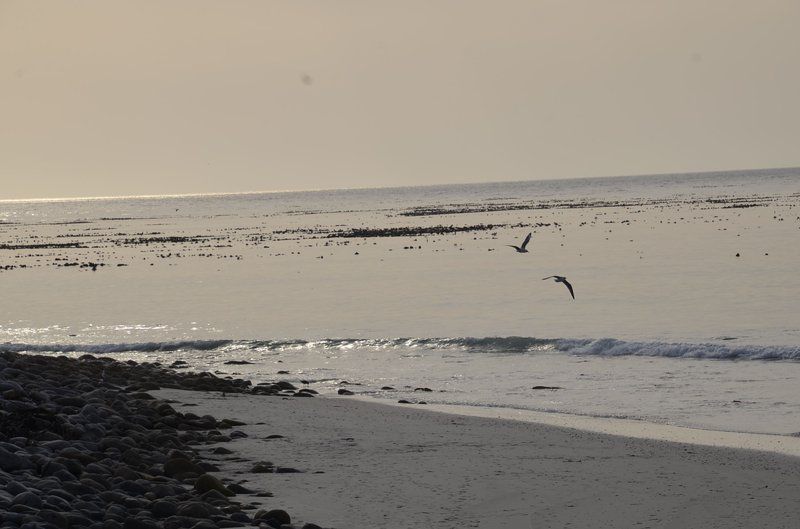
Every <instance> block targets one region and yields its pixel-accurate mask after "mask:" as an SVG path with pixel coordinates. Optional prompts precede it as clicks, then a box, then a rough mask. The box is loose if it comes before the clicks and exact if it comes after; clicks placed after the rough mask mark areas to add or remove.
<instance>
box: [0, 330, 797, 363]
mask: <svg viewBox="0 0 800 529" xmlns="http://www.w3.org/2000/svg"><path fill="white" fill-rule="evenodd" d="M300 349H308V350H314V349H316V350H337V349H392V350H399V351H402V350H404V349H409V350H414V349H429V350H448V349H452V350H460V351H467V352H470V353H508V354H513V353H518V354H536V353H543V352H550V353H552V352H556V353H565V354H571V355H580V356H606V357H617V356H656V357H667V358H695V359H714V360H789V361H792V360H793V361H800V347H797V346H777V345H775V346H759V345H728V344H722V343H665V342H635V341H634V342H629V341H624V340H617V339H614V338H601V339H596V340H590V339H567V338H533V337H523V336H507V337H484V338H470V337H465V338H391V339H389V338H387V339H346V338H329V339H323V340H184V341H167V342H140V343H110V344H74V343H63V344H26V343H3V344H0V351H9V352H38V353H47V352H70V353H79V352H82V353H89V354H112V353H128V352H144V353H146V352H170V351H220V352H225V351H238V350H253V351H291V350H300Z"/></svg>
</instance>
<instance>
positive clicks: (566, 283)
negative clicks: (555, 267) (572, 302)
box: [542, 276, 575, 299]
mask: <svg viewBox="0 0 800 529" xmlns="http://www.w3.org/2000/svg"><path fill="white" fill-rule="evenodd" d="M551 278H552V279H553V280H554V281H555V282H556V283H564V286H566V287H567V288H568V289H569V293H570V295H572V299H575V292H573V291H572V285H570V284H569V281H567V278H566V277H564V276H547V277H543V278H542V281H544V280H545V279H551Z"/></svg>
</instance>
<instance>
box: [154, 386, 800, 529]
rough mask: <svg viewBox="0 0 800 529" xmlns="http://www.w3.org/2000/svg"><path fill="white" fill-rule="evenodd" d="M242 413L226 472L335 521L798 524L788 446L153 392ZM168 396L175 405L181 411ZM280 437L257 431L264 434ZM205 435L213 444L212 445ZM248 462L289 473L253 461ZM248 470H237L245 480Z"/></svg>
mask: <svg viewBox="0 0 800 529" xmlns="http://www.w3.org/2000/svg"><path fill="white" fill-rule="evenodd" d="M154 394H155V395H157V396H158V397H160V398H170V399H175V400H177V401H179V402H182V403H187V404H192V405H196V406H193V407H192V408H191V409H192V411H193V412H194V413H197V414H200V415H202V414H206V413H209V414H212V415H216V416H225V417H230V418H234V419H239V420H242V421H245V422H246V423H248V424H247V426H243V427H241V429H242V430H243V431H244V432H246V433H247V434H248V435H249V437H248V438H246V439H237V440H235V441H233V442H230V443H226V444H225V446H226V447H227V448H229V449H231V450H233V451H234V453H233V454H232V455H230V456H221V457H220V456H217V457H219V459H220V460H219V462H218V464H219V466H220V469H221V471H222V473H224V474H225V475H227V476H229V477H232V478H236V479H238V480H243V481H242V484H243V485H244V486H246V487H248V488H251V489H254V490H268V491H271V492H273V493H274V497H272V498H254V499H255V500H260V501H262V502H263V505H264V506H266V507H269V508H280V509H286V510H288V511H290V512H292V513H293V516H296V520H298V521H303V520H325V521H326V523H327V524H329V525H330V526H332V527H337V528H340V529H341V528H390V527H391V528H393V529H397V528H434V527H437V528H438V527H442V528H444V527H459V528H461V527H478V528H499V527H502V528H510V529H514V528H520V529H530V528H565V527H571V528H602V527H614V528H618V527H619V528H621V527H651V528H671V527H676V528H677V527H681V528H693V527H698V528H699V527H703V528H714V527H719V528H733V527H748V528H749V527H763V528H784V527H785V528H790V527H796V524H797V520H798V519H800V503H798V502H797V501H796V499H797V497H798V495H800V458H793V457H789V456H785V455H780V454H776V453H771V452H758V451H751V450H740V449H731V448H719V447H706V446H700V445H693V444H685V443H674V442H665V441H657V440H649V439H634V438H630V437H620V436H611V435H607V434H602V433H594V432H588V431H582V430H577V429H569V428H561V427H557V426H552V425H543V424H537V423H529V422H521V421H511V420H499V419H491V418H482V417H469V416H462V415H450V414H444V413H436V412H431V411H428V410H425V409H424V408H423V407H421V406H408V407H401V406H387V405H383V404H378V403H372V402H363V401H359V400H354V399H351V398H347V397H331V398H315V399H311V398H307V399H298V398H293V399H281V398H275V397H260V396H254V395H227V396H224V397H223V396H222V395H221V394H219V393H202V392H188V391H181V390H162V391H158V392H155V393H154ZM180 406H181V405H180V404H175V407H176V408H177V409H181V407H180ZM275 435H279V436H283V437H277V438H268V437H269V436H275ZM214 446H217V445H212V446H211V447H210V448H213V447H214ZM256 461H269V462H271V463H274V464H275V465H276V466H281V467H291V468H296V469H298V470H301V471H302V472H301V473H285V474H277V473H266V474H263V473H262V474H255V473H251V472H250V469H251V468H252V467H253V465H254V462H256ZM244 480H246V481H244Z"/></svg>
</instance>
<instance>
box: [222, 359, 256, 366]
mask: <svg viewBox="0 0 800 529" xmlns="http://www.w3.org/2000/svg"><path fill="white" fill-rule="evenodd" d="M252 363H253V362H248V361H247V360H228V361H227V362H225V364H226V365H229V366H243V365H247V364H252Z"/></svg>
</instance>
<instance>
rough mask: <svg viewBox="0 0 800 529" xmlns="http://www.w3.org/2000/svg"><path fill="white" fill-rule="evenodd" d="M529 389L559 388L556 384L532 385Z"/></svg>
mask: <svg viewBox="0 0 800 529" xmlns="http://www.w3.org/2000/svg"><path fill="white" fill-rule="evenodd" d="M531 389H561V388H560V387H558V386H533V387H532V388H531Z"/></svg>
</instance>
